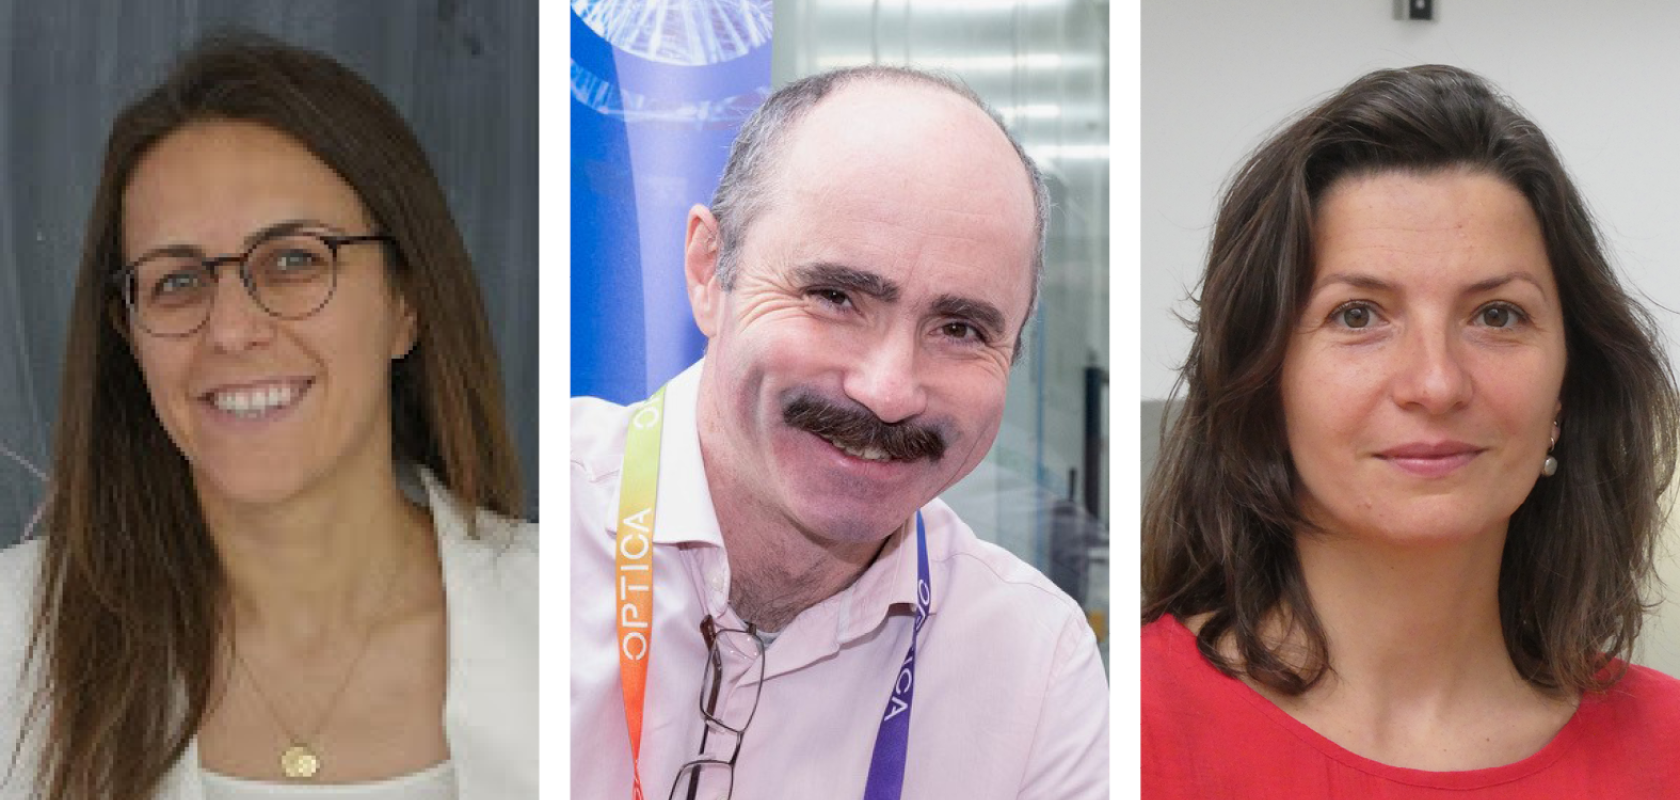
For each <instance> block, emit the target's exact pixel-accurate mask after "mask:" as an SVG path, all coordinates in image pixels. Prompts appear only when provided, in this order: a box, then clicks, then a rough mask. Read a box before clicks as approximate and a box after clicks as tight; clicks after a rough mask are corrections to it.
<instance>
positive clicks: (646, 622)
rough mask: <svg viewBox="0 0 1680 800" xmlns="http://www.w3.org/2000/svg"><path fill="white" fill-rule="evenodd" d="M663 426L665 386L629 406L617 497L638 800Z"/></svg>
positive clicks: (628, 714) (623, 674) (623, 661)
mask: <svg viewBox="0 0 1680 800" xmlns="http://www.w3.org/2000/svg"><path fill="white" fill-rule="evenodd" d="M664 423H665V387H663V386H661V387H659V391H657V392H654V393H653V396H652V397H650V398H648V399H647V400H646V401H644V402H642V403H639V404H637V405H636V406H634V407H633V410H632V411H631V413H630V431H629V433H628V434H626V436H625V442H624V468H623V471H622V481H621V483H620V486H619V498H618V540H617V542H616V546H615V547H614V548H613V549H614V550H615V551H616V555H615V556H614V558H615V560H616V562H617V566H618V568H617V577H618V580H617V581H615V582H614V583H615V587H616V591H615V592H614V597H615V598H616V600H615V602H616V603H617V606H618V676H619V682H620V683H621V684H622V685H623V687H624V720H625V722H626V723H628V725H629V727H630V776H631V779H632V780H633V781H634V783H633V784H632V786H631V795H630V796H631V797H632V798H634V800H642V706H643V703H644V700H645V699H646V697H647V672H648V653H649V651H650V650H652V649H653V503H654V500H655V499H656V498H657V497H658V496H659V432H660V430H662V429H663V428H664Z"/></svg>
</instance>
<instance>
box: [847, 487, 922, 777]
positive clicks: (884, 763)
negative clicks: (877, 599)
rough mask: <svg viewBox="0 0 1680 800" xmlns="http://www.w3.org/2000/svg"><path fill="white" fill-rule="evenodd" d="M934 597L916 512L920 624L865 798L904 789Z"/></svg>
mask: <svg viewBox="0 0 1680 800" xmlns="http://www.w3.org/2000/svg"><path fill="white" fill-rule="evenodd" d="M932 599H933V582H932V581H931V580H929V579H928V555H927V530H926V529H925V528H924V527H923V526H922V512H920V511H918V512H916V627H915V630H913V631H912V632H911V633H910V652H908V653H905V654H904V664H903V665H901V666H900V667H899V668H898V677H897V678H896V679H895V680H894V681H893V690H892V695H890V696H889V697H887V710H886V712H885V713H884V714H883V715H882V716H881V729H880V731H879V732H877V733H876V734H875V754H874V755H873V756H872V757H871V758H870V760H869V781H868V782H867V783H865V784H864V786H863V800H898V798H899V795H901V794H902V793H903V792H904V762H905V760H906V754H907V753H908V752H909V749H910V704H911V701H912V700H913V699H914V696H915V692H916V642H917V641H918V640H920V639H921V636H922V625H923V623H926V622H927V618H928V606H929V604H930V603H931V601H932Z"/></svg>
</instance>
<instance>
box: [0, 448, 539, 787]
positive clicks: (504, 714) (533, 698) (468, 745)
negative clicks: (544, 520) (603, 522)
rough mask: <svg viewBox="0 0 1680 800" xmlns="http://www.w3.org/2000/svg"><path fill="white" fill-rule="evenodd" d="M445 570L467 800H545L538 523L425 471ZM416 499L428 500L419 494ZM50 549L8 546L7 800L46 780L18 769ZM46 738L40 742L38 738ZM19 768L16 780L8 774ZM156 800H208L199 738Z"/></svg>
mask: <svg viewBox="0 0 1680 800" xmlns="http://www.w3.org/2000/svg"><path fill="white" fill-rule="evenodd" d="M420 478H421V481H422V483H423V484H424V487H425V488H424V497H423V499H424V502H425V503H426V504H427V505H428V506H430V507H431V510H432V520H433V523H434V527H435V528H436V530H437V537H438V556H439V558H440V559H441V561H442V563H443V589H444V596H445V605H446V607H447V610H446V612H445V615H446V619H447V625H448V628H449V630H448V643H449V644H448V647H449V654H448V658H449V677H448V684H447V688H446V690H445V691H446V692H447V694H446V696H445V698H444V705H443V731H444V736H445V738H446V739H447V740H448V742H449V758H450V760H451V761H452V762H453V764H454V768H455V783H456V787H457V790H458V792H459V796H460V797H461V799H462V800H500V798H524V797H536V796H537V526H536V525H535V524H534V523H529V522H523V521H518V520H509V519H506V518H504V517H500V516H497V515H496V514H493V513H491V512H488V511H484V510H482V509H480V510H478V511H477V518H478V538H477V539H470V538H468V537H467V533H466V531H467V527H466V511H467V509H465V508H463V507H462V506H461V504H460V503H459V502H458V501H457V500H455V499H454V498H453V497H452V496H450V494H449V493H448V491H447V490H445V489H444V488H443V487H442V486H441V485H439V484H438V483H437V482H436V481H435V480H434V479H433V478H432V476H431V474H430V473H428V472H425V471H423V470H422V471H420ZM405 488H411V489H413V490H414V491H411V494H413V495H417V497H416V499H421V498H420V497H418V495H420V494H421V493H420V492H419V491H418V487H405ZM40 560H41V542H40V541H39V540H31V541H27V542H23V543H22V544H19V545H17V546H15V547H12V548H9V549H6V550H4V551H0V800H24V798H27V797H28V796H29V793H30V790H31V786H32V782H33V780H34V777H35V775H34V764H35V758H34V755H33V751H32V750H30V749H27V748H26V749H25V750H24V751H23V753H22V754H21V755H20V757H19V758H18V761H17V764H16V765H11V759H12V752H13V748H14V746H15V744H16V742H17V737H18V735H19V733H20V732H21V728H22V724H23V717H24V714H25V713H27V711H28V709H29V701H30V698H31V694H32V692H33V691H34V687H33V685H24V683H23V681H22V679H21V674H20V669H21V667H22V666H23V658H24V655H25V652H26V649H27V648H28V646H29V634H30V628H29V623H30V616H31V612H32V607H33V603H34V597H35V581H36V578H37V574H38V572H39V565H40ZM31 738H34V737H31ZM9 765H11V766H12V769H11V770H10V773H9V774H8V771H7V767H8V766H9ZM156 800H204V787H203V785H202V782H201V778H200V772H199V766H198V745H197V742H196V740H195V741H194V742H193V744H192V746H190V747H189V748H188V749H187V752H186V754H185V755H184V756H183V757H182V759H181V761H180V763H178V764H176V766H175V768H174V769H173V770H170V772H169V774H168V775H166V776H164V780H163V783H162V785H161V788H160V789H159V791H158V794H157V795H156Z"/></svg>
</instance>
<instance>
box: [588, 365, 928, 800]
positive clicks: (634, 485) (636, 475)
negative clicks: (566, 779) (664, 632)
mask: <svg viewBox="0 0 1680 800" xmlns="http://www.w3.org/2000/svg"><path fill="white" fill-rule="evenodd" d="M664 422H665V387H663V386H662V387H660V388H659V391H657V392H654V393H653V396H652V397H650V398H648V399H647V400H644V401H642V402H641V403H637V404H636V405H634V406H632V407H631V413H630V430H629V432H628V433H627V434H626V436H625V442H624V466H623V469H622V472H621V474H622V480H621V484H620V487H619V500H618V538H617V541H616V546H615V547H614V550H615V551H616V555H615V561H616V563H617V578H618V580H617V581H616V582H615V584H614V593H613V594H614V602H615V604H616V605H617V607H618V674H619V681H620V683H621V684H622V686H623V689H624V719H625V722H626V723H627V724H628V727H629V729H630V776H631V780H632V784H631V795H630V796H631V798H632V799H633V800H643V794H642V766H641V760H642V713H643V706H644V704H645V702H646V698H647V674H648V654H649V652H650V651H651V650H652V648H653V510H654V501H655V500H656V499H657V498H658V496H659V435H660V431H661V430H663V428H664ZM916 578H917V580H916V623H915V628H914V630H913V632H912V633H911V635H910V649H909V652H908V653H906V654H905V656H904V661H903V663H901V664H900V665H899V668H898V671H897V673H896V677H895V679H894V681H893V690H892V694H891V695H889V696H888V697H887V708H886V711H885V712H884V713H883V714H882V716H881V726H880V729H879V730H878V731H877V732H876V734H875V748H874V752H873V754H872V755H871V756H870V760H869V777H868V779H867V782H866V783H865V784H864V792H863V796H864V800H898V798H899V797H900V795H901V794H902V793H903V789H904V764H905V761H906V758H907V755H908V752H909V747H910V706H911V701H912V699H913V697H914V693H915V686H916V643H917V641H918V640H920V639H921V635H922V625H923V624H924V623H926V622H927V618H928V611H929V607H930V604H931V602H932V597H933V583H932V581H930V580H929V578H928V558H927V531H926V528H925V527H924V526H923V524H922V514H921V512H920V511H918V512H916Z"/></svg>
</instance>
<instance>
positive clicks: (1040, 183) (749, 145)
mask: <svg viewBox="0 0 1680 800" xmlns="http://www.w3.org/2000/svg"><path fill="white" fill-rule="evenodd" d="M861 81H880V82H889V83H914V84H921V85H924V86H931V87H934V88H937V89H944V90H946V91H949V92H951V93H952V94H955V95H957V96H958V97H961V98H963V99H965V100H967V101H969V102H971V103H973V104H974V105H975V107H977V108H979V109H980V110H981V111H984V112H986V116H988V117H991V118H992V121H993V122H995V123H997V126H998V130H1000V131H1002V132H1003V135H1004V137H1005V138H1007V139H1008V140H1009V144H1010V145H1011V146H1012V147H1014V148H1015V155H1016V156H1019V157H1020V159H1021V166H1022V167H1024V168H1025V169H1026V171H1027V180H1028V182H1029V183H1030V184H1031V185H1032V194H1033V260H1032V269H1033V281H1032V297H1031V299H1030V300H1029V302H1028V303H1027V316H1026V317H1025V318H1023V319H1022V321H1021V327H1022V328H1023V329H1025V327H1026V321H1027V320H1029V319H1032V315H1033V310H1034V309H1036V308H1037V307H1038V289H1039V284H1040V283H1042V282H1043V280H1044V240H1045V224H1046V222H1047V221H1048V220H1049V217H1050V191H1049V189H1048V188H1046V186H1045V184H1044V173H1042V172H1040V171H1039V169H1038V165H1037V164H1035V163H1033V160H1032V157H1031V156H1029V155H1027V151H1026V150H1025V149H1023V148H1022V147H1021V143H1020V142H1019V141H1018V140H1016V138H1015V136H1014V134H1012V133H1010V132H1009V128H1008V126H1006V125H1004V124H1003V118H1002V117H1000V116H998V113H997V112H996V111H994V110H993V109H992V107H991V106H989V105H987V104H986V101H985V100H982V99H980V95H978V94H975V93H974V90H973V89H970V88H969V87H968V85H967V84H965V83H963V82H962V81H961V80H959V79H957V78H955V77H948V76H945V75H940V74H937V73H932V72H925V71H923V70H918V69H911V68H909V67H894V66H881V65H869V66H861V67H845V68H842V69H836V70H830V71H828V72H821V73H818V74H816V75H811V76H807V77H804V78H800V79H799V80H796V81H794V82H792V83H790V84H788V85H786V86H783V87H782V88H780V89H777V90H776V91H775V92H774V93H772V94H771V95H770V97H769V98H767V99H766V100H765V101H764V104H763V105H761V106H759V108H758V110H757V111H755V112H753V115H752V116H751V117H749V118H748V119H747V121H746V123H745V124H743V125H742V126H741V133H740V135H739V136H737V137H736V138H735V144H734V145H732V146H731V147H730V148H729V162H728V164H726V165H725V166H724V168H723V178H722V179H721V180H719V181H718V187H717V192H716V193H715V194H713V195H712V204H711V211H712V216H714V217H716V218H717V222H718V264H717V274H718V281H719V282H720V283H721V284H722V285H723V288H724V290H725V291H728V290H731V289H734V288H735V275H736V270H737V269H738V267H739V264H738V261H737V260H738V258H739V253H738V249H739V248H740V246H741V245H742V244H743V243H744V242H745V241H746V239H745V237H746V232H747V228H748V227H750V226H751V225H752V222H753V220H754V219H756V218H757V217H758V215H759V213H760V212H762V211H763V210H764V204H765V202H766V199H767V197H768V195H769V192H767V191H766V190H765V179H766V176H767V175H768V173H769V172H770V165H771V164H772V163H774V161H775V160H776V157H777V155H778V153H780V151H781V147H782V144H783V141H784V140H785V139H786V138H787V132H788V130H789V129H791V128H792V127H793V126H794V125H795V124H796V123H797V122H799V120H801V119H803V118H804V117H805V115H806V114H807V113H809V112H810V110H811V109H812V108H814V107H815V106H816V105H817V103H819V102H821V101H822V99H823V98H824V97H827V96H828V95H829V94H830V93H832V92H834V91H835V90H836V89H839V88H841V87H843V86H846V85H848V84H852V83H857V82H861ZM1020 350H1021V337H1020V336H1017V337H1016V342H1015V351H1016V354H1017V355H1019V353H1020Z"/></svg>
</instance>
